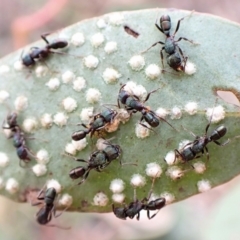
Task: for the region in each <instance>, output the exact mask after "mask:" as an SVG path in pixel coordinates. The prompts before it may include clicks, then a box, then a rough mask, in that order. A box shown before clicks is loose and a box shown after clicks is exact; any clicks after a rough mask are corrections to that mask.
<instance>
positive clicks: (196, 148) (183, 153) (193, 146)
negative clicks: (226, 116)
mask: <svg viewBox="0 0 240 240" xmlns="http://www.w3.org/2000/svg"><path fill="white" fill-rule="evenodd" d="M211 121H212V116H211V118H210V120H209V123H208V124H207V126H206V129H205V134H204V135H203V136H201V137H200V136H196V135H195V134H194V133H192V132H190V133H191V135H193V136H194V137H195V140H194V141H192V142H189V143H187V144H186V145H185V146H184V147H183V148H182V149H180V150H178V149H175V150H174V152H175V158H176V157H178V156H179V157H180V158H181V160H182V161H183V162H184V163H185V162H188V161H191V160H193V159H196V158H199V157H201V156H200V155H197V154H199V153H202V154H201V155H203V154H204V153H205V151H206V155H207V160H209V153H208V148H207V144H208V143H210V142H214V143H215V144H217V145H218V146H221V147H222V146H225V145H226V144H228V143H229V141H230V140H229V139H228V140H227V141H226V142H224V143H220V142H218V140H219V139H220V138H222V137H223V136H225V134H226V133H227V128H226V127H225V126H224V125H221V126H219V127H217V128H216V129H214V130H213V132H212V133H211V134H210V135H208V134H207V133H208V129H209V126H210V125H211ZM185 130H186V129H185Z"/></svg>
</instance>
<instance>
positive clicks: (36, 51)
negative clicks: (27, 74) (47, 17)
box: [21, 34, 68, 67]
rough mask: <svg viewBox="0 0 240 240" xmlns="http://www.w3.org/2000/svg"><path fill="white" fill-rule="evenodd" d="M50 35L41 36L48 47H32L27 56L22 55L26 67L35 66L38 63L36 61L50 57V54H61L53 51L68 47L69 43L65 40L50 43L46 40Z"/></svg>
mask: <svg viewBox="0 0 240 240" xmlns="http://www.w3.org/2000/svg"><path fill="white" fill-rule="evenodd" d="M47 35H48V34H43V35H41V38H42V39H43V40H44V41H45V42H46V46H45V47H42V48H39V47H32V48H31V49H30V51H29V53H27V54H26V55H25V56H22V55H23V52H22V55H21V59H22V64H23V65H24V66H26V67H30V66H33V65H34V64H35V63H36V60H42V59H45V58H47V57H48V56H49V54H50V53H60V52H55V51H52V49H59V48H65V47H66V46H67V45H68V42H67V41H66V40H63V39H55V40H53V41H52V42H49V41H48V40H47V38H46V36H47Z"/></svg>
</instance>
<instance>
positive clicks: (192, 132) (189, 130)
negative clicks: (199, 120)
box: [181, 125, 197, 138]
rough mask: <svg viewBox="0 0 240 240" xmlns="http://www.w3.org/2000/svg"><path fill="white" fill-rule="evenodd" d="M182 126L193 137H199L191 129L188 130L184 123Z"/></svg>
mask: <svg viewBox="0 0 240 240" xmlns="http://www.w3.org/2000/svg"><path fill="white" fill-rule="evenodd" d="M181 127H182V128H183V129H184V130H185V131H187V132H189V133H190V134H191V135H192V136H193V137H195V138H196V137H197V136H196V135H195V134H194V133H193V132H192V131H190V130H188V129H187V128H185V127H184V126H183V125H181Z"/></svg>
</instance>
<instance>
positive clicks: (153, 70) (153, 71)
mask: <svg viewBox="0 0 240 240" xmlns="http://www.w3.org/2000/svg"><path fill="white" fill-rule="evenodd" d="M145 74H146V76H147V77H148V78H149V79H150V80H156V79H157V78H158V77H160V75H161V69H160V68H159V66H158V65H156V64H150V65H149V66H147V68H146V69H145Z"/></svg>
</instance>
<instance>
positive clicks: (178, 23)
mask: <svg viewBox="0 0 240 240" xmlns="http://www.w3.org/2000/svg"><path fill="white" fill-rule="evenodd" d="M193 12H194V10H193V11H191V13H190V14H189V15H187V16H185V17H182V18H181V19H179V20H178V22H177V27H176V29H175V32H174V34H173V37H174V36H175V34H176V33H177V31H178V30H179V27H180V23H181V21H182V20H183V19H184V18H186V17H188V16H190V15H192V13H193Z"/></svg>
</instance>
